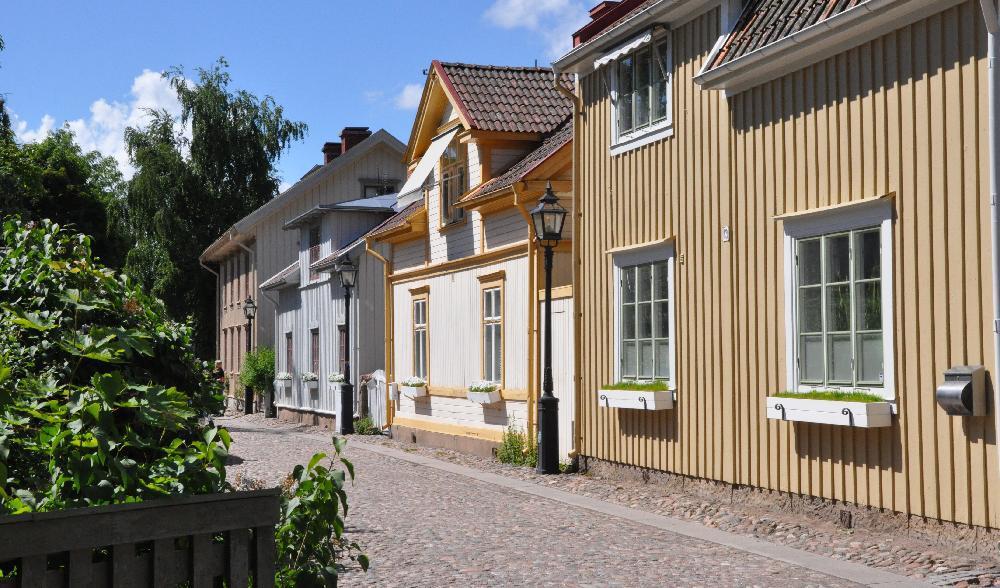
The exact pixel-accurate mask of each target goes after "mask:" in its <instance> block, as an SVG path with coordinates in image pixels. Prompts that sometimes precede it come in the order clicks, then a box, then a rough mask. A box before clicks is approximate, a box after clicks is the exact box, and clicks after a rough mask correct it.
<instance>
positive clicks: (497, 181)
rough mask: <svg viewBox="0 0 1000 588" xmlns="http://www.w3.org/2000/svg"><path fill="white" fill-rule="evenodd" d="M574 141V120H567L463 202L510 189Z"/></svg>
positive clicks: (570, 118) (467, 196)
mask: <svg viewBox="0 0 1000 588" xmlns="http://www.w3.org/2000/svg"><path fill="white" fill-rule="evenodd" d="M572 140H573V119H572V117H569V118H567V119H566V120H565V121H563V124H562V126H560V127H559V128H558V129H556V131H555V132H554V133H552V134H551V135H549V136H548V137H547V138H546V139H545V140H544V141H542V144H541V145H539V146H538V148H537V149H535V150H534V151H532V152H531V153H529V154H527V155H525V156H524V158H523V159H521V160H520V161H518V162H517V163H515V164H514V165H513V166H512V167H511V168H510V169H508V170H507V171H506V172H504V173H502V174H500V175H499V176H497V177H495V178H493V179H492V180H489V181H487V182H485V183H483V184H482V185H480V186H479V187H478V188H476V189H475V190H473V191H472V192H470V193H469V194H467V195H466V196H465V197H464V198H462V202H470V201H472V200H475V199H477V198H482V197H484V196H488V195H490V194H494V193H496V192H499V191H501V190H505V189H507V188H510V187H511V186H512V185H514V184H515V183H517V182H519V181H521V180H522V179H524V177H525V176H527V175H528V173H530V172H531V170H533V169H535V168H536V167H538V166H539V165H540V164H541V163H542V162H543V161H545V160H546V159H548V158H549V157H551V156H552V154H554V153H555V152H556V151H559V149H561V148H562V147H563V146H564V145H566V144H567V143H569V142H570V141H572Z"/></svg>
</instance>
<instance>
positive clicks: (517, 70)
mask: <svg viewBox="0 0 1000 588" xmlns="http://www.w3.org/2000/svg"><path fill="white" fill-rule="evenodd" d="M434 65H435V67H436V68H439V73H442V76H441V78H442V82H443V83H445V84H446V85H447V86H450V88H451V90H453V91H454V93H455V95H456V96H457V97H458V99H459V100H460V101H461V102H462V104H461V107H462V109H463V112H464V113H465V115H466V116H467V117H468V119H469V123H470V124H471V125H472V127H473V128H475V129H479V130H484V131H504V132H515V133H549V132H552V131H553V130H554V129H555V128H556V127H558V126H559V124H560V123H562V121H563V120H565V119H566V117H567V116H569V115H570V114H572V113H573V103H572V102H570V101H569V99H567V98H566V96H564V95H563V94H562V93H560V92H559V90H557V89H556V88H555V87H553V84H552V75H553V74H552V70H551V69H549V68H547V67H502V66H495V65H470V64H465V63H443V62H437V61H435V62H434ZM561 81H562V83H563V85H565V86H566V88H567V89H569V88H572V87H573V78H572V76H570V75H563V76H562V80H561Z"/></svg>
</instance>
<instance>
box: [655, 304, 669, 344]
mask: <svg viewBox="0 0 1000 588" xmlns="http://www.w3.org/2000/svg"><path fill="white" fill-rule="evenodd" d="M654 306H655V315H656V316H655V323H656V329H655V332H654V334H653V336H654V337H656V338H657V339H663V338H665V337H667V336H669V334H670V309H669V308H668V306H667V303H666V302H656V303H654Z"/></svg>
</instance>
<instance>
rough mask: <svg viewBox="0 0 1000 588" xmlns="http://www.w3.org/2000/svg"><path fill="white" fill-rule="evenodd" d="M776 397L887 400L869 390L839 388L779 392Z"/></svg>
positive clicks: (850, 400)
mask: <svg viewBox="0 0 1000 588" xmlns="http://www.w3.org/2000/svg"><path fill="white" fill-rule="evenodd" d="M774 396H775V397H776V398H803V399H805V400H835V401H837V402H886V399H885V398H882V397H881V396H878V395H876V394H869V393H867V392H841V391H839V390H816V391H815V392H789V391H785V392H779V393H778V394H775V395H774Z"/></svg>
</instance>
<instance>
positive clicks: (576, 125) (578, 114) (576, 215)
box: [552, 65, 584, 467]
mask: <svg viewBox="0 0 1000 588" xmlns="http://www.w3.org/2000/svg"><path fill="white" fill-rule="evenodd" d="M552 71H553V74H554V75H553V82H554V83H555V85H556V89H557V90H559V92H561V93H562V94H563V95H564V96H566V97H567V98H569V99H570V100H572V101H573V104H574V105H575V108H574V109H573V163H572V167H573V170H572V178H573V183H572V184H573V185H572V186H571V188H570V190H571V193H572V194H573V202H572V206H571V211H572V212H571V214H572V219H571V222H572V223H573V224H572V226H573V240H572V250H571V253H570V259H571V262H570V263H572V264H573V388H574V389H573V428H574V431H573V449H572V450H571V451H570V452H569V458H570V459H571V460H572V461H573V465H574V467H579V461H578V460H579V458H580V452H581V451H582V449H583V431H582V428H581V426H580V423H581V422H582V420H581V419H582V416H583V403H582V402H581V394H580V390H581V389H582V382H583V374H582V372H581V366H582V364H583V359H582V356H581V354H582V352H581V349H580V326H581V323H582V322H583V321H582V320H581V319H582V317H583V313H582V312H581V310H580V309H582V308H583V304H582V303H581V302H580V297H581V296H582V295H583V291H584V288H581V287H579V286H580V285H581V282H580V246H579V242H580V239H579V237H580V224H581V215H580V212H579V203H580V198H579V196H578V194H579V190H580V156H579V150H580V148H581V147H580V141H578V140H577V138H578V137H579V136H580V123H581V122H582V121H583V116H584V114H583V98H581V97H580V96H579V95H577V93H576V91H570V90H567V89H566V88H565V87H563V85H562V84H560V83H559V76H560V72H559V70H558V69H556V67H555V65H553V66H552ZM577 82H578V83H577V85H579V76H577Z"/></svg>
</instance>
